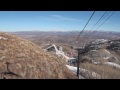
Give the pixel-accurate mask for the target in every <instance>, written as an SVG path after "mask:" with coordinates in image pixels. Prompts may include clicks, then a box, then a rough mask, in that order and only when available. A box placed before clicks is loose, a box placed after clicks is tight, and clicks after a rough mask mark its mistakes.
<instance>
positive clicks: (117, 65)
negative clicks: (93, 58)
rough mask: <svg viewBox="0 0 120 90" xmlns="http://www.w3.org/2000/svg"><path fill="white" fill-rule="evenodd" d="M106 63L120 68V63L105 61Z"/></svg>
mask: <svg viewBox="0 0 120 90" xmlns="http://www.w3.org/2000/svg"><path fill="white" fill-rule="evenodd" d="M104 64H107V65H109V66H113V67H116V68H118V69H120V65H119V64H116V63H113V62H105V63H104Z"/></svg>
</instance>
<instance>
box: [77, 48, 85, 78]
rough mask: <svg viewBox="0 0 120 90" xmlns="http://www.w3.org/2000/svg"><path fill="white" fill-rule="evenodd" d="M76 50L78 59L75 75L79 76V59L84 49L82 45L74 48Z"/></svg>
mask: <svg viewBox="0 0 120 90" xmlns="http://www.w3.org/2000/svg"><path fill="white" fill-rule="evenodd" d="M76 50H77V51H78V61H77V77H78V78H79V73H80V70H79V68H80V59H81V56H80V55H82V53H83V51H84V47H79V48H77V49H76Z"/></svg>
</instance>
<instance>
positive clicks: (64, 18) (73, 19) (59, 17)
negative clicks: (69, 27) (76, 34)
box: [50, 15, 82, 22]
mask: <svg viewBox="0 0 120 90" xmlns="http://www.w3.org/2000/svg"><path fill="white" fill-rule="evenodd" d="M50 16H51V17H52V18H55V19H58V20H65V21H80V22H82V20H78V19H75V18H69V17H64V16H61V15H50Z"/></svg>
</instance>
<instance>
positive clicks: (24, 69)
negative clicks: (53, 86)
mask: <svg viewBox="0 0 120 90" xmlns="http://www.w3.org/2000/svg"><path fill="white" fill-rule="evenodd" d="M0 37H1V38H0V74H1V76H0V78H7V79H9V78H12V79H14V78H20V79H21V78H22V79H23V78H26V79H34V78H36V79H38V78H40V79H53V78H54V79H64V78H65V79H74V78H77V77H76V76H75V75H73V74H72V72H71V71H69V70H68V69H67V68H66V67H65V65H64V63H63V62H62V61H61V60H60V59H59V58H58V57H55V56H53V55H51V54H49V53H46V52H44V51H43V50H42V49H41V48H40V47H39V46H38V45H36V44H34V43H32V42H30V41H27V40H24V39H21V38H19V37H16V36H14V35H10V34H7V33H0Z"/></svg>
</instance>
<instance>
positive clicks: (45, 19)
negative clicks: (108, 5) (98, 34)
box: [0, 11, 120, 32]
mask: <svg viewBox="0 0 120 90" xmlns="http://www.w3.org/2000/svg"><path fill="white" fill-rule="evenodd" d="M104 12H105V11H96V12H95V14H94V16H93V18H92V19H91V21H90V22H89V24H88V25H87V27H86V28H85V30H90V29H91V28H92V27H93V25H94V24H95V23H96V22H97V20H98V19H99V18H100V17H101V16H102V15H103V13H104ZM92 13H93V11H0V31H5V32H11V31H73V30H74V31H75V30H77V31H81V30H82V29H83V27H84V26H85V24H86V22H87V20H88V19H89V18H90V16H91V14H92ZM110 13H112V11H111V12H110ZM102 22H103V20H102V21H101V22H100V23H98V24H97V25H96V26H95V27H94V28H93V30H95V29H96V28H97V27H98V26H99V25H100V24H101V23H102ZM98 30H103V31H104V30H106V31H120V11H116V12H115V14H113V16H112V17H111V18H110V19H109V20H108V21H107V22H106V23H105V24H104V25H102V26H101V27H100V28H99V29H98Z"/></svg>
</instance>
